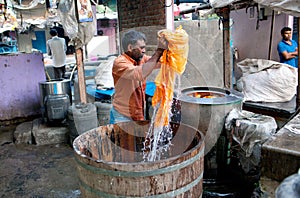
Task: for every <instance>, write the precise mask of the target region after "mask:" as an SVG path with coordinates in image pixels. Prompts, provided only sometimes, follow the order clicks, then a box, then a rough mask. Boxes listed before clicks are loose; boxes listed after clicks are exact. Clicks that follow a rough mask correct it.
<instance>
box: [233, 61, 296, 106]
mask: <svg viewBox="0 0 300 198" xmlns="http://www.w3.org/2000/svg"><path fill="white" fill-rule="evenodd" d="M237 66H238V68H239V69H241V71H242V77H241V78H240V79H239V80H238V81H237V89H238V90H239V91H241V92H243V94H244V100H245V101H253V102H287V101H290V100H291V99H292V98H293V97H294V96H295V94H296V91H297V83H298V82H297V76H298V73H297V68H294V67H292V66H290V65H287V64H283V63H279V62H275V61H270V60H264V59H245V60H243V61H241V62H239V63H237Z"/></svg>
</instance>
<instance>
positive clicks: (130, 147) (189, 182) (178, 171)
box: [73, 121, 204, 198]
mask: <svg viewBox="0 0 300 198" xmlns="http://www.w3.org/2000/svg"><path fill="white" fill-rule="evenodd" d="M149 125H150V123H149V121H140V122H133V121H132V122H123V123H118V124H113V125H106V126H100V127H98V128H96V129H92V130H90V131H88V132H86V133H84V134H82V135H80V136H78V137H77V138H76V139H75V140H74V142H73V148H74V150H75V160H76V162H77V171H78V176H79V180H80V190H81V195H82V196H83V197H89V198H90V197H201V196H202V191H203V189H202V182H203V161H204V159H203V158H204V142H203V134H202V133H201V132H199V131H198V130H197V129H195V128H192V127H190V126H187V125H184V124H180V125H179V124H175V123H171V128H172V130H173V139H172V140H171V143H172V146H171V147H170V149H169V150H167V151H165V152H164V153H163V154H162V156H161V159H160V160H157V161H151V162H147V161H144V159H143V144H144V140H145V136H146V132H147V131H148V128H149Z"/></svg>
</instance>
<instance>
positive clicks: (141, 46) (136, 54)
mask: <svg viewBox="0 0 300 198" xmlns="http://www.w3.org/2000/svg"><path fill="white" fill-rule="evenodd" d="M145 52H146V44H145V41H144V40H138V41H137V43H136V45H134V46H132V49H131V57H132V58H133V59H134V60H135V61H140V60H141V59H142V58H143V56H144V54H145Z"/></svg>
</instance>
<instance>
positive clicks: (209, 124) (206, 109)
mask: <svg viewBox="0 0 300 198" xmlns="http://www.w3.org/2000/svg"><path fill="white" fill-rule="evenodd" d="M177 99H178V100H179V101H180V105H179V106H180V114H181V123H184V124H187V125H189V126H192V127H195V128H197V129H198V130H199V131H201V132H203V134H204V136H205V155H206V154H207V153H208V152H209V151H210V150H211V149H212V147H213V146H214V145H215V144H216V142H217V140H218V138H219V136H220V134H221V132H222V130H223V126H224V123H225V117H226V115H227V114H228V113H229V112H230V111H231V110H232V109H234V108H236V109H238V110H241V109H242V101H243V95H242V94H240V93H239V92H237V91H234V90H227V89H224V88H218V87H190V88H186V89H183V90H182V91H181V95H180V96H179V97H178V98H177Z"/></svg>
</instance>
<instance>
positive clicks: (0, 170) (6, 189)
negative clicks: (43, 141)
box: [0, 126, 80, 198]
mask: <svg viewBox="0 0 300 198" xmlns="http://www.w3.org/2000/svg"><path fill="white" fill-rule="evenodd" d="M14 128H15V126H10V127H1V128H0V189H1V190H0V197H3V198H8V197H12V198H14V197H16V198H17V197H28V198H29V197H30V198H77V197H80V190H79V184H78V179H77V175H76V163H75V161H74V153H73V149H72V148H71V147H70V146H69V145H68V144H59V145H49V146H36V145H29V144H14V143H13V142H12V134H13V133H12V132H13V131H14Z"/></svg>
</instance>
